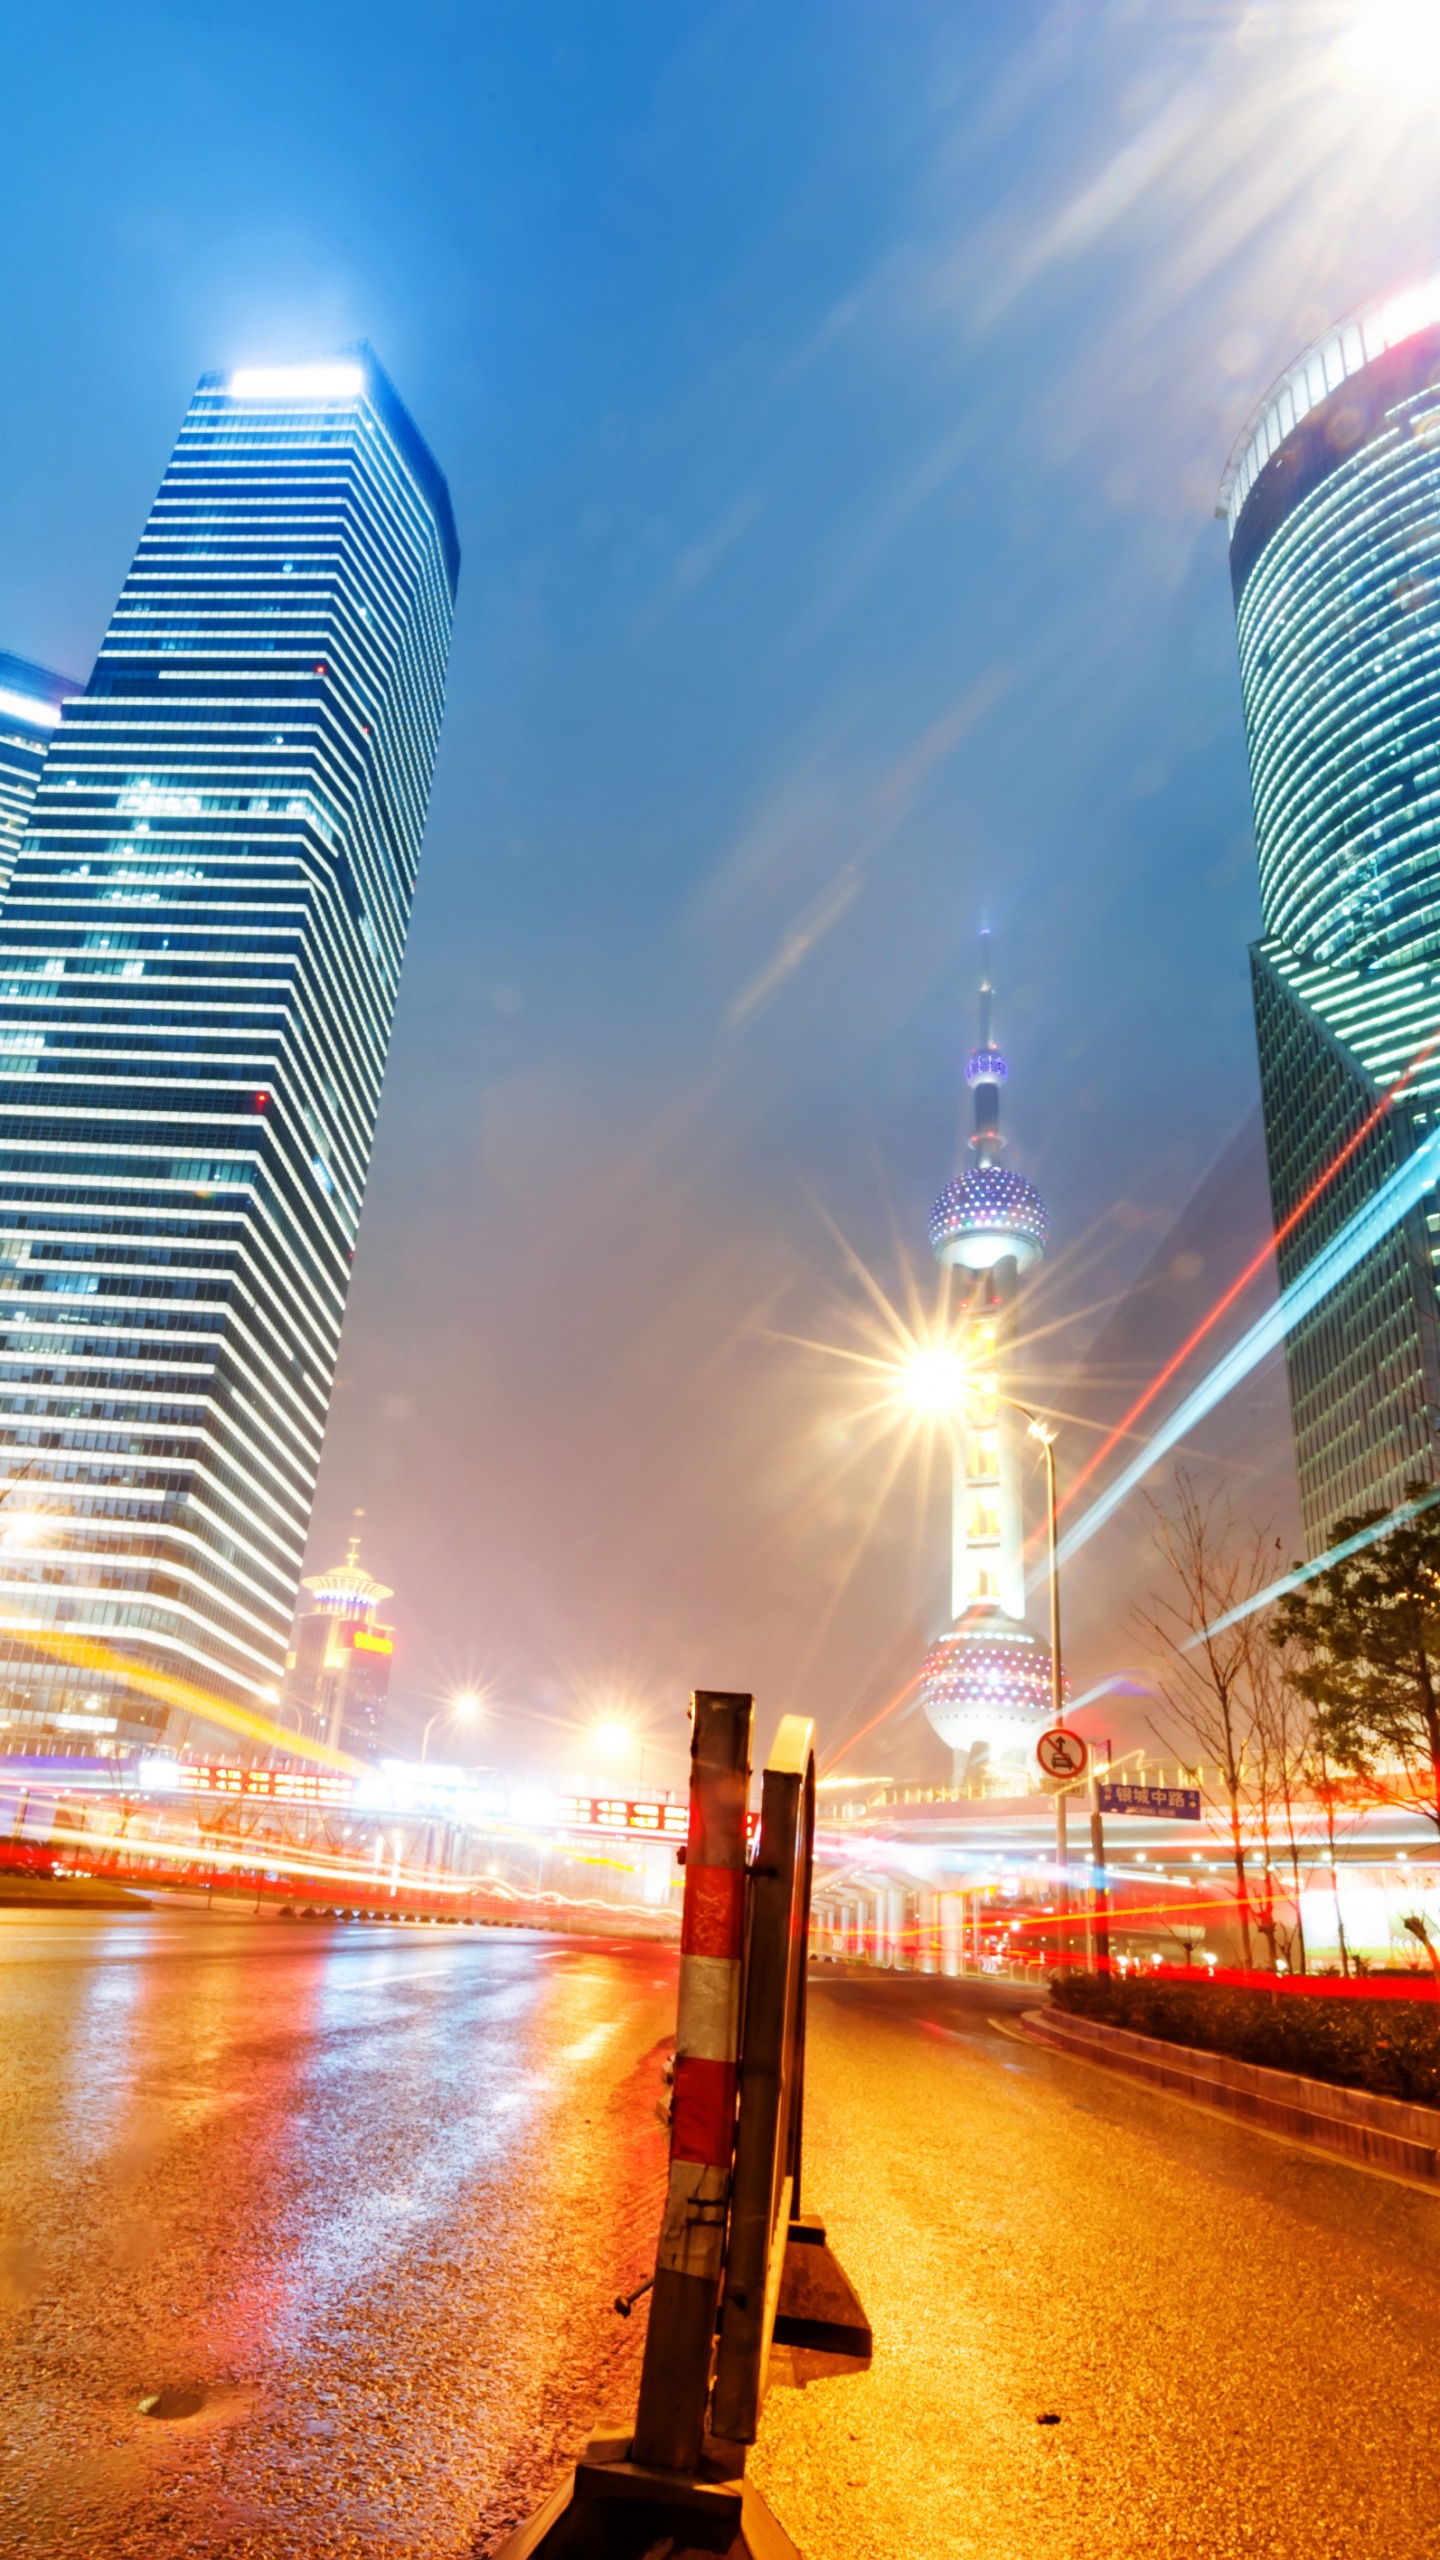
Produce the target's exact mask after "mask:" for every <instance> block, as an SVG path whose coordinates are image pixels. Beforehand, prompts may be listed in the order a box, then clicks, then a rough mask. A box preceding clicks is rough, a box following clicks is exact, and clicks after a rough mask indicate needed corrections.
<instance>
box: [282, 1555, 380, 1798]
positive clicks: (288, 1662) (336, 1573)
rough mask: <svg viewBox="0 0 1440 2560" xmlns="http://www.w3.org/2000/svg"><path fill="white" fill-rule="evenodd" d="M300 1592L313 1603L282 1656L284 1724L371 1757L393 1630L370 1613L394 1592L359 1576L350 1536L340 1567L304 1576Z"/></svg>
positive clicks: (362, 1574)
mask: <svg viewBox="0 0 1440 2560" xmlns="http://www.w3.org/2000/svg"><path fill="white" fill-rule="evenodd" d="M305 1588H306V1590H307V1591H309V1592H313V1594H314V1598H315V1606H314V1608H313V1610H312V1611H311V1612H310V1613H309V1615H308V1616H306V1617H303V1618H300V1619H298V1620H297V1621H296V1625H295V1642H294V1645H293V1647H292V1649H291V1651H290V1652H289V1653H288V1654H287V1655H286V1657H285V1685H284V1687H283V1689H282V1690H281V1693H280V1694H281V1702H282V1706H283V1709H284V1711H285V1721H286V1722H287V1723H292V1722H293V1724H294V1726H295V1729H296V1730H297V1731H298V1732H300V1733H302V1734H304V1735H305V1736H306V1738H307V1740H313V1741H320V1742H328V1743H329V1744H330V1745H331V1746H332V1748H333V1749H336V1750H340V1751H352V1752H354V1753H355V1754H356V1756H357V1757H358V1758H360V1759H373V1758H374V1757H375V1756H376V1755H377V1754H378V1752H379V1749H380V1745H381V1740H382V1735H383V1730H384V1724H385V1701H386V1699H387V1698H388V1696H389V1694H390V1665H391V1661H392V1658H393V1656H394V1652H395V1630H394V1628H393V1627H388V1626H384V1625H382V1624H381V1621H380V1618H379V1616H378V1614H377V1613H378V1611H379V1607H380V1603H381V1601H382V1600H390V1599H393V1597H394V1594H393V1592H392V1591H391V1590H390V1588H389V1586H388V1584H386V1583H383V1582H376V1581H375V1580H374V1578H373V1577H372V1576H371V1575H370V1574H368V1573H367V1572H366V1570H365V1568H364V1566H363V1565H362V1563H361V1562H360V1541H359V1539H358V1538H352V1539H351V1541H350V1544H349V1548H348V1550H347V1552H346V1557H345V1561H344V1563H343V1564H340V1565H334V1566H332V1568H331V1570H330V1571H329V1572H328V1573H317V1574H313V1575H311V1576H309V1577H308V1578H307V1580H306V1583H305Z"/></svg>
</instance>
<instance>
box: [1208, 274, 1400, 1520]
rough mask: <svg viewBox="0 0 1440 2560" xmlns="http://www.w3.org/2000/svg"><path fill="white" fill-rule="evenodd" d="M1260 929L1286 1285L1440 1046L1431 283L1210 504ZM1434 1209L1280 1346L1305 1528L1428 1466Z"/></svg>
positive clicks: (1276, 1201)
mask: <svg viewBox="0 0 1440 2560" xmlns="http://www.w3.org/2000/svg"><path fill="white" fill-rule="evenodd" d="M1221 506H1222V512H1224V514H1225V515H1226V517H1227V520H1228V524H1229V534H1230V568H1231V579H1232V584H1233V588H1234V595H1235V609H1236V618H1237V624H1238V633H1239V648H1240V671H1241V681H1242V686H1243V691H1244V701H1245V723H1246V731H1247V735H1248V739H1249V748H1250V769H1251V778H1252V783H1253V788H1254V799H1255V827H1256V841H1257V847H1258V852H1259V864H1260V889H1261V898H1262V903H1263V913H1264V925H1265V931H1264V936H1263V938H1262V940H1261V941H1260V942H1259V943H1257V944H1256V945H1255V947H1254V950H1253V953H1252V968H1253V977H1254V990H1255V1019H1256V1030H1257V1035H1258V1042H1259V1052H1260V1073H1261V1089H1262V1095H1263V1100H1264V1109H1265V1131H1266V1145H1267V1152H1268V1157H1269V1168H1270V1187H1271V1196H1272V1202H1273V1206H1274V1212H1275V1218H1276V1223H1277V1226H1278V1225H1279V1224H1281V1223H1282V1222H1283V1221H1284V1220H1285V1219H1287V1218H1288V1217H1290V1216H1291V1214H1292V1213H1293V1212H1294V1211H1295V1210H1296V1208H1297V1207H1298V1206H1299V1205H1300V1203H1301V1202H1302V1201H1304V1200H1305V1199H1306V1197H1307V1195H1308V1194H1309V1192H1310V1191H1311V1189H1312V1187H1313V1186H1315V1185H1317V1184H1320V1185H1321V1186H1322V1187H1321V1188H1320V1190H1319V1192H1318V1196H1317V1198H1316V1200H1315V1204H1314V1206H1313V1207H1312V1208H1310V1209H1308V1210H1307V1211H1306V1213H1305V1215H1304V1216H1303V1217H1301V1218H1300V1219H1299V1220H1298V1221H1297V1223H1296V1225H1295V1227H1294V1229H1293V1231H1292V1232H1291V1233H1290V1234H1289V1235H1288V1236H1286V1237H1285V1238H1284V1240H1283V1241H1282V1243H1281V1245H1280V1271H1281V1278H1282V1282H1284V1283H1286V1284H1287V1285H1288V1284H1290V1283H1292V1282H1294V1281H1295V1280H1297V1279H1298V1278H1299V1276H1300V1274H1301V1273H1302V1272H1303V1270H1304V1269H1305V1267H1306V1265H1307V1264H1308V1263H1309V1262H1310V1260H1311V1258H1312V1257H1313V1256H1314V1255H1315V1254H1316V1253H1317V1252H1318V1251H1319V1250H1320V1249H1321V1248H1322V1247H1323V1246H1324V1245H1325V1244H1326V1243H1327V1242H1328V1241H1329V1240H1330V1238H1331V1237H1332V1236H1333V1235H1334V1234H1335V1233H1336V1232H1337V1231H1338V1230H1339V1228H1340V1227H1341V1226H1342V1225H1343V1224H1344V1222H1345V1221H1346V1219H1347V1218H1349V1217H1350V1216H1351V1215H1352V1214H1353V1213H1354V1212H1355V1211H1356V1210H1357V1209H1360V1208H1362V1207H1363V1206H1364V1205H1365V1204H1366V1203H1367V1202H1368V1201H1369V1200H1370V1199H1371V1198H1372V1197H1373V1195H1374V1193H1375V1191H1376V1190H1377V1189H1378V1188H1379V1186H1380V1184H1381V1183H1382V1182H1383V1181H1384V1180H1385V1178H1386V1177H1387V1175H1389V1174H1390V1173H1391V1172H1393V1171H1394V1170H1395V1168H1396V1167H1397V1166H1398V1165H1399V1164H1400V1163H1401V1162H1402V1161H1403V1160H1404V1158H1405V1157H1406V1156H1408V1155H1409V1154H1410V1153H1411V1152H1412V1150H1413V1148H1414V1146H1415V1144H1416V1142H1417V1140H1418V1139H1419V1137H1420V1136H1421V1135H1423V1134H1424V1133H1425V1132H1426V1131H1427V1130H1429V1129H1432V1128H1433V1127H1434V1125H1435V1117H1436V1112H1437V1109H1440V1047H1437V1048H1436V1050H1435V1051H1434V1053H1433V1054H1432V1055H1431V1056H1429V1057H1428V1058H1425V1059H1422V1061H1421V1064H1420V1066H1419V1068H1418V1071H1417V1072H1416V1074H1415V1075H1414V1077H1413V1079H1412V1080H1411V1081H1410V1082H1409V1083H1408V1084H1407V1087H1406V1090H1405V1093H1404V1095H1403V1097H1401V1098H1399V1099H1397V1100H1396V1101H1395V1102H1394V1103H1392V1104H1391V1106H1390V1108H1389V1109H1388V1111H1386V1112H1385V1113H1383V1115H1382V1116H1381V1117H1380V1118H1379V1119H1378V1121H1377V1122H1376V1125H1375V1126H1374V1128H1373V1129H1371V1130H1369V1132H1368V1134H1366V1135H1365V1136H1364V1137H1363V1139H1362V1140H1361V1142H1360V1144H1359V1146H1358V1147H1357V1149H1356V1151H1355V1152H1354V1153H1353V1154H1352V1155H1351V1156H1350V1157H1349V1158H1348V1159H1347V1161H1346V1163H1345V1165H1344V1166H1343V1168H1342V1169H1341V1171H1340V1172H1339V1174H1338V1176H1337V1178H1336V1179H1335V1180H1334V1181H1333V1182H1330V1183H1328V1184H1326V1183H1324V1182H1323V1176H1324V1173H1325V1169H1326V1167H1327V1165H1328V1164H1330V1163H1331V1162H1332V1161H1333V1159H1334V1158H1335V1156H1336V1155H1337V1154H1338V1153H1339V1151H1340V1150H1341V1149H1342V1148H1343V1147H1344V1146H1345V1145H1346V1144H1347V1142H1348V1141H1350V1140H1352V1139H1353V1138H1355V1137H1356V1136H1357V1134H1358V1133H1359V1132H1360V1131H1361V1130H1362V1129H1364V1127H1365V1124H1366V1123H1367V1122H1368V1121H1369V1119H1370V1118H1371V1115H1372V1114H1373V1113H1374V1112H1375V1109H1376V1106H1377V1103H1378V1102H1379V1101H1380V1098H1381V1097H1382V1095H1384V1094H1385V1092H1386V1091H1387V1089H1388V1088H1389V1087H1390V1086H1391V1085H1392V1084H1393V1083H1394V1082H1395V1080H1396V1078H1397V1077H1399V1076H1401V1075H1402V1074H1403V1073H1404V1072H1405V1070H1406V1068H1407V1067H1408V1066H1409V1065H1410V1062H1411V1061H1412V1060H1413V1059H1414V1058H1415V1057H1416V1053H1417V1052H1419V1051H1421V1050H1422V1049H1423V1048H1424V1046H1425V1044H1426V1043H1427V1042H1433V1041H1434V1040H1435V1039H1436V1034H1437V1032H1440V280H1436V281H1435V282H1432V283H1431V284H1429V285H1426V286H1424V287H1421V288H1419V289H1417V290H1415V291H1413V292H1409V293H1405V294H1402V295H1399V296H1396V297H1395V298H1394V299H1392V300H1391V301H1389V302H1388V303H1384V304H1377V305H1376V306H1374V307H1373V308H1371V309H1368V310H1366V311H1362V312H1361V313H1360V314H1358V316H1357V317H1356V318H1354V319H1352V320H1348V321H1345V322H1343V323H1341V324H1340V325H1339V326H1337V327H1336V328H1334V329H1332V330H1331V331H1330V332H1329V334H1328V336H1326V337H1325V338H1323V339H1322V340H1321V341H1320V342H1319V344H1318V345H1317V346H1316V347H1314V348H1312V349H1311V350H1310V351H1309V353H1308V354H1306V355H1304V356H1302V357H1301V358H1300V359H1299V361H1298V362H1297V363H1296V364H1295V365H1294V366H1292V367H1291V369H1290V371H1289V372H1288V373H1287V374H1286V375H1285V376H1284V377H1283V379H1282V380H1281V381H1280V382H1279V383H1278V384H1277V385H1276V387H1275V389H1274V390H1273V391H1272V392H1271V393H1270V395H1269V397H1268V398H1267V400H1266V401H1265V402H1264V404H1263V406H1262V408H1261V409H1260V411H1259V412H1258V414H1257V416H1256V418H1255V419H1254V420H1253V421H1252V423H1251V425H1250V427H1249V428H1248V429H1247V431H1246V433H1245V436H1244V437H1243V438H1242V440H1241V443H1240V445H1239V446H1238V447H1237V450H1236V453H1235V456H1234V458H1233V460H1232V463H1231V466H1230V470H1229V472H1228V473H1227V476H1226V481H1225V486H1224V489H1223V491H1222V496H1221ZM1437 1246H1440V1217H1437V1210H1436V1202H1435V1199H1434V1196H1433V1195H1432V1196H1430V1197H1429V1198H1427V1199H1426V1200H1425V1201H1423V1202H1422V1203H1421V1205H1420V1207H1419V1208H1418V1209H1417V1210H1415V1211H1414V1212H1413V1213H1412V1214H1411V1216H1410V1217H1409V1218H1408V1219H1406V1220H1405V1221H1404V1222H1402V1224H1400V1225H1399V1226H1397V1227H1394V1228H1393V1229H1392V1230H1391V1231H1390V1233H1389V1234H1388V1235H1387V1236H1386V1237H1385V1239H1384V1240H1383V1241H1382V1242H1381V1243H1379V1244H1378V1245H1376V1246H1375V1247H1374V1248H1373V1249H1372V1250H1371V1252H1370V1253H1369V1254H1368V1255H1367V1256H1366V1257H1365V1259H1364V1260H1363V1261H1362V1262H1361V1263H1360V1264H1359V1265H1358V1266H1357V1268H1356V1269H1355V1270H1354V1272H1353V1273H1352V1274H1351V1276H1350V1278H1349V1279H1348V1280H1347V1281H1345V1282H1344V1283H1343V1284H1342V1285H1341V1286H1340V1287H1339V1288H1337V1289H1336V1290H1334V1291H1333V1292H1332V1293H1331V1294H1330V1296H1329V1297H1327V1298H1326V1299H1324V1300H1323V1301H1322V1302H1321V1304H1320V1305H1319V1307H1318V1308H1317V1309H1316V1310H1315V1312H1314V1313H1313V1314H1312V1315H1310V1316H1309V1317H1307V1318H1306V1319H1305V1320H1304V1321H1303V1322H1302V1323H1300V1324H1298V1325H1297V1326H1296V1327H1295V1328H1294V1330H1293V1331H1292V1333H1291V1335H1290V1338H1289V1340H1288V1342H1287V1345H1286V1361H1287V1367H1288V1372H1289V1382H1290V1400H1291V1414H1292V1421H1293V1428H1294V1438H1295V1451H1296V1460H1297V1466H1298V1472H1299V1479H1300V1496H1301V1506H1302V1511H1303V1514H1304V1521H1305V1535H1306V1539H1307V1543H1308V1545H1309V1548H1310V1551H1311V1553H1312V1554H1314V1553H1317V1552H1318V1551H1320V1550H1321V1549H1323V1548H1324V1547H1325V1546H1326V1545H1327V1544H1328V1543H1329V1539H1330V1534H1331V1530H1332V1526H1333V1523H1334V1522H1335V1520H1336V1519H1337V1518H1338V1517H1339V1516H1340V1515H1341V1514H1342V1513H1345V1512H1349V1511H1356V1510H1361V1509H1378V1508H1388V1507H1390V1506H1391V1505H1392V1504H1394V1503H1396V1502H1398V1501H1400V1500H1401V1499H1403V1497H1404V1494H1405V1492H1406V1490H1407V1489H1408V1488H1409V1487H1410V1486H1411V1485H1413V1484H1414V1483H1415V1482H1416V1481H1417V1480H1428V1479H1430V1478H1432V1477H1434V1476H1435V1475H1436V1473H1437V1449H1440V1311H1437V1297H1436V1282H1435V1257H1436V1251H1437Z"/></svg>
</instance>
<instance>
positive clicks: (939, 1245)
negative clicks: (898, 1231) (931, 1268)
mask: <svg viewBox="0 0 1440 2560" xmlns="http://www.w3.org/2000/svg"><path fill="white" fill-rule="evenodd" d="M1049 1234H1050V1220H1049V1218H1048V1217H1047V1215H1046V1211H1045V1203H1044V1201H1043V1200H1042V1199H1041V1197H1040V1194H1039V1192H1038V1191H1037V1190H1036V1188H1035V1185H1034V1183H1033V1182H1026V1181H1025V1179H1024V1177H1023V1176H1022V1175H1021V1174H1018V1173H1011V1172H1010V1171H1009V1169H1008V1167H1007V1166H1005V1165H999V1164H976V1165H972V1166H971V1167H970V1170H969V1172H968V1173H963V1174H961V1175H960V1176H959V1178H958V1180H956V1181H954V1182H947V1183H946V1185H945V1188H944V1190H943V1191H942V1192H941V1194H940V1197H939V1199H938V1200H937V1201H936V1203H935V1206H934V1208H933V1209H932V1210H931V1212H930V1242H931V1244H932V1245H933V1246H934V1248H935V1259H936V1261H937V1262H958V1263H959V1264H960V1265H961V1267H962V1269H964V1270H966V1271H988V1270H989V1269H990V1267H991V1265H992V1264H993V1263H996V1262H1003V1261H1004V1259H1005V1257H1006V1255H1007V1254H1013V1255H1014V1258H1015V1262H1016V1265H1017V1267H1018V1268H1019V1269H1020V1270H1021V1271H1026V1270H1028V1269H1029V1267H1030V1265H1031V1264H1032V1263H1034V1262H1038V1261H1039V1260H1040V1257H1041V1255H1042V1254H1043V1253H1044V1251H1045V1245H1046V1241H1047V1239H1048V1237H1049Z"/></svg>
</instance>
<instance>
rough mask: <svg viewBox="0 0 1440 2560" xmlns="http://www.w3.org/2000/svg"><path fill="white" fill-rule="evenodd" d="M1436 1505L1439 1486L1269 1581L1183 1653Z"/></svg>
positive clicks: (1194, 1638) (1202, 1631) (1204, 1629)
mask: <svg viewBox="0 0 1440 2560" xmlns="http://www.w3.org/2000/svg"><path fill="white" fill-rule="evenodd" d="M1437 1502H1440V1485H1436V1486H1434V1487H1433V1488H1432V1490H1431V1491H1430V1492H1429V1493H1426V1494H1421V1495H1419V1496H1418V1497H1417V1498H1416V1500H1415V1501H1414V1502H1402V1503H1400V1504H1399V1506H1398V1507H1397V1509H1395V1510H1394V1511H1387V1512H1386V1514H1385V1517H1384V1519H1383V1520H1374V1521H1372V1522H1371V1524H1370V1527H1369V1528H1368V1529H1357V1530H1356V1532H1355V1535H1354V1537H1353V1538H1342V1539H1341V1541H1340V1544H1339V1545H1338V1547H1327V1549H1326V1551H1325V1553H1324V1555H1323V1556H1316V1557H1315V1558H1314V1560H1313V1561H1312V1562H1311V1563H1310V1564H1299V1565H1297V1566H1296V1567H1295V1570H1294V1572H1293V1573H1282V1574H1281V1576H1280V1579H1279V1581H1278V1582H1267V1583H1266V1585H1265V1588H1264V1590H1263V1591H1252V1592H1251V1594H1250V1597H1249V1599H1248V1600H1241V1601H1238V1602H1237V1604H1236V1606H1235V1607H1234V1608H1233V1609H1227V1610H1226V1612H1225V1615H1224V1617H1223V1618H1212V1620H1211V1622H1210V1624H1209V1626H1208V1627H1201V1628H1199V1629H1198V1630H1197V1631H1196V1633H1195V1634H1194V1635H1193V1636H1191V1638H1190V1640H1189V1642H1188V1643H1187V1644H1184V1645H1182V1647H1181V1651H1182V1653H1193V1652H1194V1650H1195V1647H1196V1646H1197V1644H1203V1643H1204V1641H1205V1639H1206V1637H1207V1636H1220V1635H1223V1634H1224V1633H1225V1630H1226V1628H1227V1627H1238V1626H1239V1624H1240V1621H1241V1619H1242V1618H1253V1616H1254V1615H1255V1612H1256V1610H1257V1609H1268V1608H1269V1607H1270V1605H1271V1603H1272V1601H1275V1600H1283V1599H1284V1597H1285V1594H1286V1592H1287V1591H1298V1590H1299V1589H1300V1588H1301V1586H1302V1584H1304V1583H1307V1582H1313V1581H1314V1579H1315V1577H1316V1575H1317V1574H1318V1573H1327V1572H1328V1571H1329V1569H1330V1567H1331V1565H1332V1564H1343V1563H1344V1561H1345V1559H1346V1557H1347V1556H1358V1555H1359V1554H1360V1553H1361V1552H1362V1550H1363V1549H1364V1548H1366V1547H1373V1546H1374V1544H1375V1541H1376V1539H1377V1538H1388V1536H1389V1534H1390V1532H1391V1530H1392V1529H1403V1528H1404V1526H1405V1523H1406V1521H1407V1520H1418V1519H1419V1517H1420V1514H1421V1512H1422V1511H1433V1510H1434V1508H1435V1505H1436V1503H1437Z"/></svg>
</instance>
